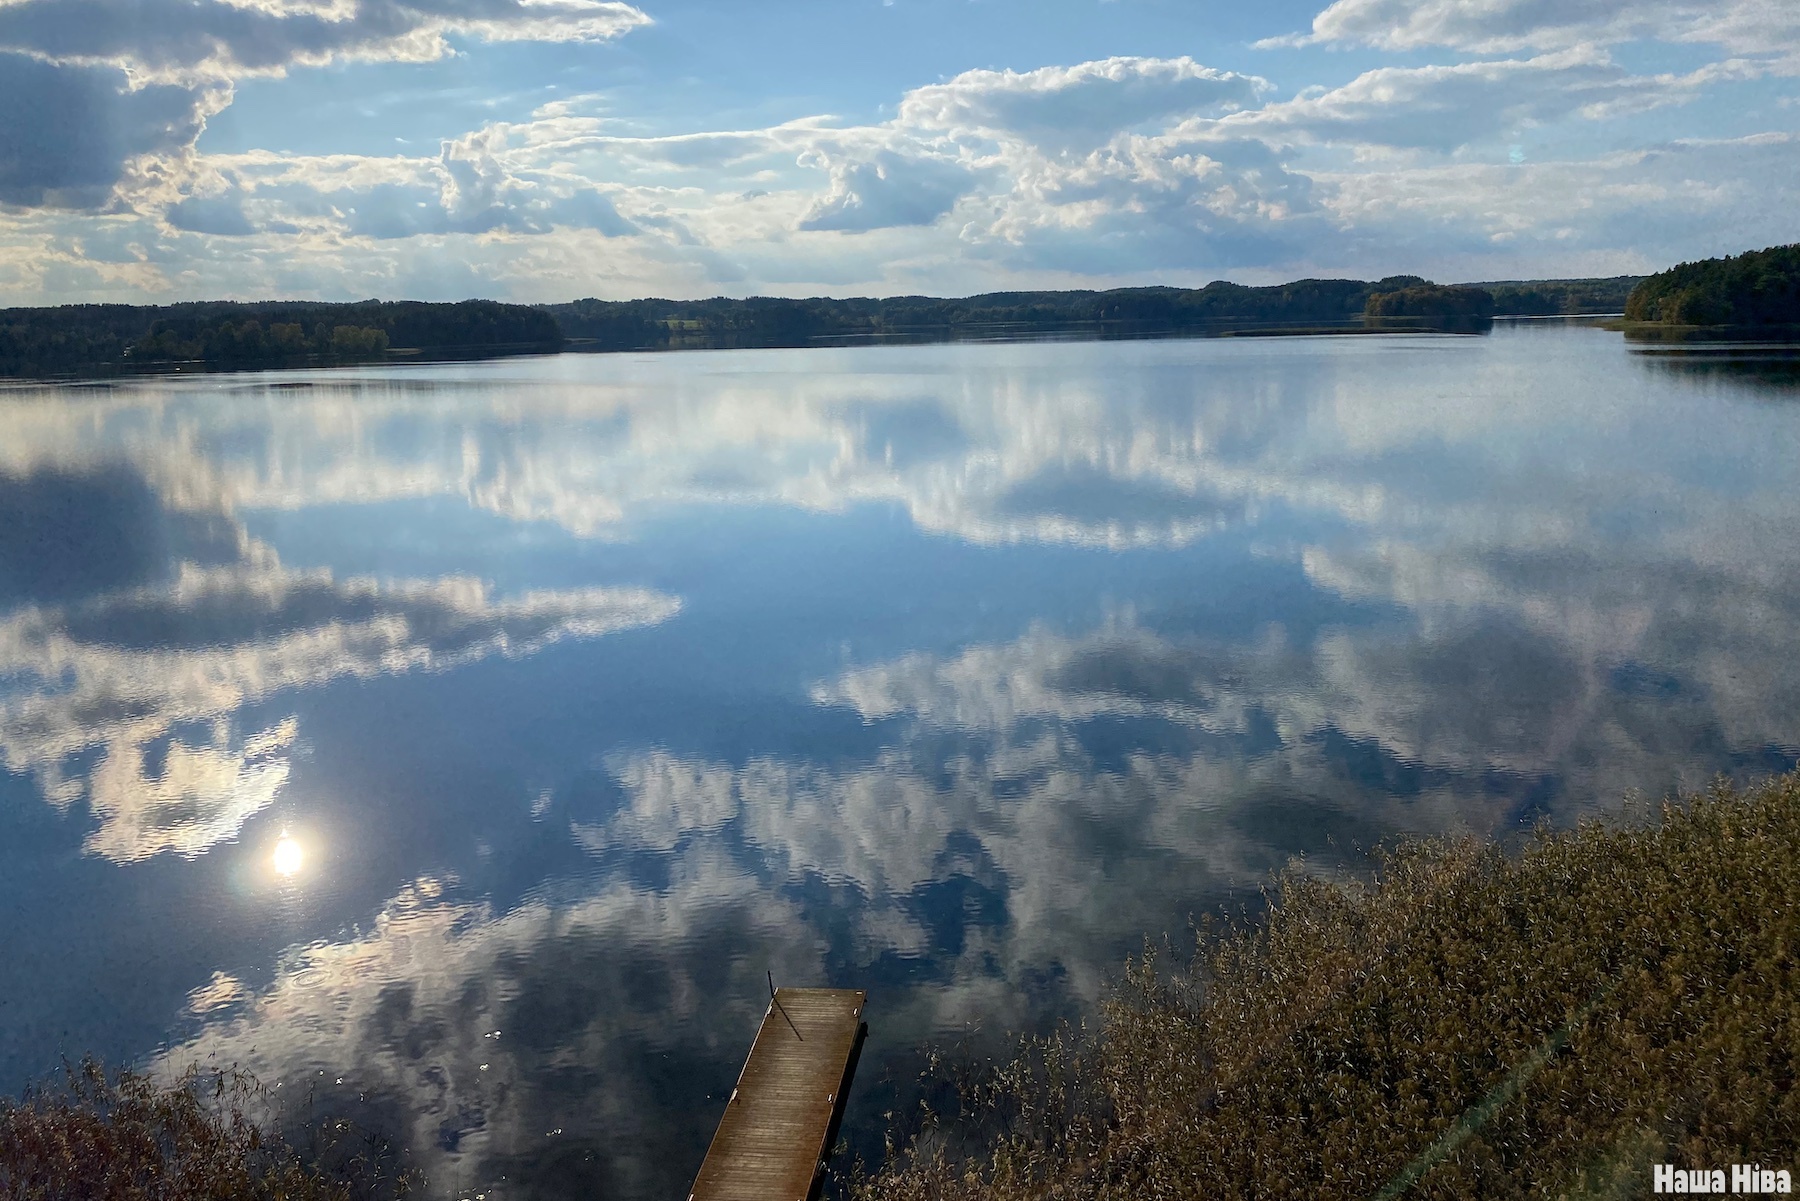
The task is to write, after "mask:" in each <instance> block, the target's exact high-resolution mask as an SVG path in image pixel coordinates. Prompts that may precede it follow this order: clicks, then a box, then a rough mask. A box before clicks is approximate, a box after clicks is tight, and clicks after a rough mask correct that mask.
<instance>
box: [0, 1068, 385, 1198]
mask: <svg viewBox="0 0 1800 1201" xmlns="http://www.w3.org/2000/svg"><path fill="white" fill-rule="evenodd" d="M267 1100H268V1099H267V1095H266V1093H265V1092H264V1091H263V1090H262V1089H261V1088H260V1087H259V1086H258V1085H257V1084H256V1082H255V1081H254V1080H252V1079H251V1078H250V1077H248V1076H246V1075H244V1074H243V1073H241V1072H236V1071H227V1072H218V1073H213V1074H202V1073H199V1072H189V1073H188V1074H187V1075H185V1076H183V1077H181V1078H180V1079H178V1080H176V1081H175V1082H174V1083H172V1084H168V1085H159V1084H157V1083H156V1082H154V1081H153V1080H152V1079H151V1078H150V1077H148V1076H145V1075H142V1074H140V1073H136V1072H131V1071H125V1072H120V1073H118V1074H116V1075H112V1074H109V1073H107V1072H106V1071H105V1070H103V1069H102V1068H101V1067H100V1066H99V1065H97V1064H95V1063H94V1062H92V1061H87V1062H84V1063H82V1064H81V1065H80V1066H79V1067H71V1068H69V1069H68V1070H67V1071H66V1073H65V1075H64V1078H63V1079H62V1080H61V1081H60V1082H59V1083H58V1084H57V1085H56V1086H54V1087H48V1088H43V1089H39V1090H36V1091H34V1092H32V1093H30V1094H29V1095H27V1096H26V1097H25V1098H24V1099H23V1100H11V1099H4V1098H0V1197H5V1198H6V1199H7V1201H386V1199H389V1198H399V1197H403V1196H405V1195H406V1194H407V1193H408V1192H409V1191H410V1189H411V1187H412V1185H413V1184H414V1183H415V1181H414V1178H413V1176H412V1175H411V1173H409V1172H406V1171H404V1170H401V1169H399V1168H398V1167H397V1166H396V1163H395V1157H394V1155H393V1154H392V1152H391V1150H390V1149H389V1148H388V1147H387V1146H386V1145H385V1144H384V1143H382V1142H381V1141H380V1140H377V1139H372V1138H370V1137H368V1136H367V1135H365V1134H363V1133H361V1132H359V1131H357V1130H355V1129H354V1128H352V1127H350V1126H349V1125H348V1124H346V1123H343V1122H335V1121H333V1122H325V1123H322V1124H318V1125H315V1126H313V1127H312V1128H311V1129H309V1131H308V1137H307V1140H306V1141H307V1143H308V1144H309V1145H308V1146H306V1147H305V1149H304V1150H305V1154H304V1155H303V1154H302V1153H301V1148H299V1147H297V1146H295V1145H294V1144H292V1143H290V1142H288V1141H287V1140H285V1139H283V1138H281V1137H280V1136H278V1135H276V1134H274V1133H271V1130H270V1129H269V1127H270V1126H272V1125H273V1124H274V1123H273V1118H274V1116H275V1115H273V1114H272V1113H270V1112H269V1111H270V1109H271V1107H270V1106H269V1105H268V1103H267ZM253 1114H262V1115H263V1116H264V1120H263V1121H260V1122H259V1121H258V1120H256V1118H255V1117H253V1116H252V1115H253Z"/></svg>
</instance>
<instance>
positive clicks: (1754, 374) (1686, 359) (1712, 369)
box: [1632, 347, 1800, 398]
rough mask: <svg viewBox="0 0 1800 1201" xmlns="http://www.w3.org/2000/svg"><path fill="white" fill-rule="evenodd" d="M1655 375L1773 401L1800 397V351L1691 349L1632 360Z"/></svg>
mask: <svg viewBox="0 0 1800 1201" xmlns="http://www.w3.org/2000/svg"><path fill="white" fill-rule="evenodd" d="M1632 360H1633V361H1634V362H1637V363H1641V364H1643V365H1645V366H1646V367H1648V368H1649V369H1650V370H1652V371H1658V372H1663V373H1666V374H1668V375H1672V376H1676V377H1679V378H1685V379H1695V380H1705V381H1716V382H1718V383H1721V384H1731V385H1735V386H1738V387H1743V388H1748V389H1749V390H1751V391H1752V392H1753V393H1754V394H1757V395H1761V396H1767V397H1770V398H1775V397H1781V398H1786V397H1789V396H1800V347H1756V348H1732V349H1717V348H1705V347H1688V348H1682V349H1659V350H1655V351H1642V352H1639V353H1637V354H1634V355H1633V356H1632Z"/></svg>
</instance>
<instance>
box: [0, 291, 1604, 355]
mask: <svg viewBox="0 0 1800 1201" xmlns="http://www.w3.org/2000/svg"><path fill="white" fill-rule="evenodd" d="M1637 283H1638V280H1637V279H1636V278H1635V277H1619V278H1615V279H1594V280H1540V281H1508V282H1503V283H1496V284H1485V285H1457V286H1442V285H1438V284H1434V283H1432V282H1431V281H1429V280H1426V279H1423V278H1421V277H1419V276H1416V275H1396V276H1389V277H1387V278H1385V279H1382V280H1377V281H1373V282H1370V281H1364V280H1346V279H1302V280H1295V281H1293V282H1291V283H1285V284H1276V285H1273V286H1268V287H1249V286H1246V285H1243V284H1234V283H1228V282H1225V281H1216V282H1214V283H1210V284H1208V285H1206V286H1205V287H1204V288H1170V287H1146V288H1117V289H1112V290H1109V291H1079V290H1077V291H1062V292H994V293H987V294H984V295H979V296H969V297H963V298H940V297H930V296H894V297H883V298H869V297H858V298H851V299H845V300H838V299H830V298H824V297H813V298H809V299H787V298H779V297H767V296H754V297H749V298H746V299H734V298H727V297H713V298H711V299H705V300H665V299H646V300H627V301H606V300H596V299H587V300H577V301H571V302H569V303H566V304H551V305H518V304H504V303H500V302H497V301H490V300H465V301H459V302H455V303H449V304H436V303H426V302H421V301H376V300H366V301H357V302H353V303H349V304H335V303H329V302H323V301H263V302H251V303H240V302H232V301H198V302H186V303H181V304H172V305H120V304H83V305H64V306H60V307H54V308H51V307H45V308H16V309H5V310H0V377H12V378H21V377H23V378H33V377H46V378H47V377H56V376H68V375H77V374H93V373H110V372H127V371H167V370H180V369H183V368H186V367H190V366H191V367H196V368H199V369H202V370H252V369H261V368H272V367H306V366H327V365H335V364H342V363H351V362H362V361H379V360H383V359H386V358H390V357H393V356H397V355H403V356H406V357H408V358H420V359H431V358H486V357H493V356H497V355H505V354H520V353H550V352H554V351H558V350H562V349H564V348H565V347H566V348H569V349H577V350H674V349H686V348H699V347H726V346H807V345H813V344H818V343H829V342H834V341H835V342H856V341H868V340H901V341H938V340H944V339H955V338H989V337H1008V336H1021V335H1026V336H1028V335H1031V334H1033V333H1044V334H1053V333H1058V332H1071V333H1092V334H1095V335H1097V336H1100V337H1113V336H1124V337H1143V336H1154V335H1156V334H1160V333H1176V332H1184V331H1185V332H1213V333H1224V334H1230V333H1307V332H1327V331H1355V330H1385V331H1392V330H1404V329H1445V330H1453V331H1458V332H1472V331H1479V330H1481V329H1483V328H1485V323H1487V322H1489V321H1491V319H1492V318H1493V317H1495V316H1508V315H1540V314H1550V313H1617V312H1620V311H1622V310H1623V308H1624V304H1625V298H1626V295H1627V294H1628V293H1629V292H1630V290H1631V288H1632V287H1633V286H1634V285H1636V284H1637Z"/></svg>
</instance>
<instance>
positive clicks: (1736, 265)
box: [1625, 245, 1800, 334]
mask: <svg viewBox="0 0 1800 1201" xmlns="http://www.w3.org/2000/svg"><path fill="white" fill-rule="evenodd" d="M1625 320H1626V322H1627V326H1626V331H1627V332H1628V333H1629V332H1633V330H1632V326H1633V325H1645V326H1665V327H1686V328H1705V329H1715V330H1720V331H1722V332H1725V333H1727V334H1730V333H1734V332H1737V333H1746V334H1756V333H1759V332H1765V331H1766V332H1776V331H1779V332H1782V333H1784V334H1791V333H1793V332H1795V330H1796V329H1797V328H1800V245H1794V246H1771V247H1769V248H1768V249H1767V250H1752V251H1749V252H1748V253H1745V254H1740V255H1738V256H1736V257H1735V258H1723V259H1707V260H1705V261H1704V262H1698V263H1683V264H1681V265H1680V266H1679V267H1674V268H1671V269H1670V270H1668V271H1663V272H1659V273H1658V274H1656V275H1652V276H1650V277H1649V278H1647V279H1645V280H1644V281H1643V282H1642V283H1640V284H1639V285H1638V286H1637V287H1636V288H1635V289H1634V290H1633V291H1632V293H1631V297H1630V299H1629V301H1627V303H1626V305H1625Z"/></svg>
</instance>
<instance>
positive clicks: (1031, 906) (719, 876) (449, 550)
mask: <svg viewBox="0 0 1800 1201" xmlns="http://www.w3.org/2000/svg"><path fill="white" fill-rule="evenodd" d="M1797 449H1800V386H1797V384H1796V381H1795V378H1794V376H1793V374H1792V372H1791V370H1789V367H1788V365H1786V364H1783V363H1773V364H1772V363H1770V362H1768V361H1762V360H1757V361H1751V362H1748V363H1745V364H1735V365H1734V363H1733V362H1732V361H1731V360H1730V359H1729V358H1728V357H1721V356H1717V355H1714V356H1712V357H1709V358H1707V359H1705V360H1704V361H1699V360H1683V359H1680V358H1679V357H1678V356H1667V355H1654V356H1646V355H1638V354H1634V353H1633V352H1632V351H1631V349H1630V348H1629V347H1628V346H1627V345H1626V343H1625V342H1624V341H1623V340H1622V339H1621V338H1619V337H1618V336H1617V335H1616V334H1610V333H1606V332H1604V331H1600V330H1596V329H1591V328H1579V327H1557V326H1531V327H1522V328H1509V327H1502V328H1501V329H1500V330H1499V331H1497V332H1496V333H1494V334H1493V335H1492V336H1489V337H1484V338H1423V337H1422V338H1385V339H1372V338H1320V339H1274V340H1266V341H1264V340H1226V341H1178V342H1115V343H1090V344H1069V343H1057V344H1027V345H1001V346H923V347H886V348H881V347H873V348H863V349H843V350H805V351H732V352H719V353H705V354H700V353H696V354H684V355H661V356H649V355H645V356H604V357H595V356H574V355H570V356H562V357H557V358H547V359H536V360H512V361H504V362H494V363H478V364H457V365H441V366H429V367H415V368H387V369H363V370H344V371H331V372H325V371H319V372H296V373H284V374H269V375H257V376H236V377H233V376H209V377H204V378H198V379H192V378H183V379H159V380H145V379H140V380H131V381H123V382H113V383H108V384H103V385H92V386H61V387H15V388H10V389H4V390H0V768H3V769H4V770H3V771H0V916H3V917H4V923H3V924H0V1086H4V1087H5V1088H8V1089H12V1088H16V1087H18V1086H20V1085H22V1084H23V1083H24V1082H25V1081H26V1080H27V1079H29V1078H32V1077H35V1076H38V1075H40V1074H42V1073H44V1072H46V1071H47V1070H49V1069H51V1068H53V1067H54V1066H55V1064H56V1063H57V1060H58V1056H59V1055H62V1054H72V1055H79V1054H80V1053H82V1052H85V1051H94V1052H98V1053H100V1054H102V1055H104V1056H106V1057H107V1058H109V1059H110V1060H113V1061H116V1062H125V1061H129V1062H138V1063H162V1064H170V1065H175V1066H179V1065H183V1064H186V1063H188V1062H192V1061H194V1060H196V1059H198V1060H200V1061H202V1062H214V1063H230V1062H236V1063H240V1064H242V1065H245V1066H247V1067H250V1068H251V1069H252V1070H254V1071H255V1072H257V1073H258V1074H259V1075H260V1076H261V1077H262V1078H263V1079H264V1080H265V1081H268V1082H271V1083H273V1082H277V1081H279V1082H282V1084H283V1088H284V1089H286V1088H289V1087H293V1088H294V1089H295V1090H296V1092H295V1093H289V1094H287V1095H290V1096H292V1095H297V1093H298V1092H299V1090H302V1089H304V1090H306V1091H308V1092H310V1093H311V1095H312V1096H313V1098H314V1102H313V1103H314V1104H315V1105H316V1106H319V1107H321V1108H329V1109H333V1110H338V1109H341V1110H345V1111H348V1112H351V1113H353V1114H355V1115H356V1116H358V1117H360V1118H361V1120H363V1121H364V1122H366V1123H368V1124H371V1125H376V1126H380V1127H385V1128H387V1129H389V1130H390V1131H392V1132H394V1133H397V1134H399V1135H400V1136H401V1137H402V1138H403V1139H404V1140H405V1141H407V1142H408V1143H409V1144H410V1145H411V1146H412V1147H413V1148H414V1151H415V1154H416V1156H417V1158H418V1160H419V1162H420V1164H421V1165H422V1166H423V1167H424V1168H425V1169H426V1171H427V1172H428V1173H429V1175H430V1176H431V1178H432V1180H433V1182H434V1192H436V1193H437V1194H438V1195H441V1196H444V1197H452V1196H454V1197H473V1196H474V1195H476V1194H478V1193H485V1194H486V1196H487V1197H488V1198H490V1199H494V1201H499V1199H500V1198H514V1197H519V1198H523V1197H559V1198H560V1197H592V1196H608V1197H612V1196H617V1197H633V1198H635V1197H645V1198H649V1197H671V1198H673V1197H679V1196H682V1195H685V1189H686V1186H687V1184H688V1182H689V1180H690V1179H691V1177H692V1174H693V1171H694V1169H695V1168H696V1167H697V1166H698V1163H699V1160H700V1157H701V1155H702V1154H703V1153H704V1150H705V1146H706V1141H707V1139H708V1137H709V1136H710V1134H711V1131H712V1128H713V1126H714V1124H715V1123H716V1121H717V1118H718V1115H719V1112H720V1110H721V1109H722V1107H723V1103H724V1097H725V1095H726V1094H727V1093H728V1092H729V1090H730V1087H731V1084H732V1081H733V1079H734V1078H735V1075H736V1072H737V1069H738V1066H739V1065H740V1063H741V1060H742V1056H743V1054H744V1052H745V1051H746V1049H747V1047H748V1045H749V1041H750V1037H751V1034H752V1033H753V1031H754V1029H755V1027H756V1024H757V1022H758V1020H759V1019H760V1017H761V1015H762V1012H763V1008H764V1005H765V1003H766V989H765V985H764V972H765V971H772V972H773V973H774V975H775V977H776V979H777V980H778V981H780V982H783V983H791V984H796V985H801V984H836V985H854V986H857V987H866V988H868V989H869V990H870V992H871V1002H870V1010H869V1016H870V1021H871V1025H872V1027H873V1038H872V1041H871V1043H870V1046H869V1048H868V1051H867V1052H866V1054H865V1055H864V1058H863V1064H862V1070H861V1073H860V1077H859V1081H858V1086H857V1090H856V1092H855V1093H854V1094H853V1095H852V1098H851V1101H850V1116H849V1129H850V1131H851V1132H852V1133H854V1134H855V1135H856V1136H857V1137H858V1138H859V1139H862V1140H867V1139H869V1138H871V1137H874V1138H875V1139H876V1140H877V1144H876V1145H878V1139H879V1130H880V1125H881V1110H882V1109H884V1108H885V1107H886V1106H888V1105H891V1104H894V1103H896V1099H897V1098H902V1099H903V1091H904V1080H905V1076H906V1073H907V1072H909V1071H910V1070H911V1069H912V1066H913V1065H912V1061H911V1060H910V1059H909V1058H908V1056H909V1055H910V1053H911V1052H912V1051H913V1049H915V1048H917V1047H918V1046H920V1045H922V1044H924V1043H926V1042H929V1041H932V1040H954V1039H957V1038H960V1037H963V1036H965V1035H967V1034H968V1033H969V1032H970V1031H979V1032H985V1033H986V1034H993V1033H996V1032H1003V1031H1006V1030H1010V1029H1021V1028H1026V1027H1031V1026H1034V1025H1037V1024H1041V1023H1042V1022H1044V1021H1045V1020H1047V1019H1049V1018H1052V1017H1054V1016H1057V1015H1062V1014H1070V1013H1079V1012H1085V1011H1091V1009H1092V1006H1093V1004H1094V1002H1095V1001H1096V999H1097V998H1098V996H1099V995H1100V992H1101V989H1102V987H1103V984H1104V982H1105V980H1106V979H1107V978H1108V976H1109V975H1110V974H1111V973H1113V972H1114V971H1115V970H1116V968H1117V966H1118V964H1119V963H1120V961H1121V960H1122V958H1123V956H1124V955H1126V954H1128V953H1130V952H1131V951H1133V950H1134V949H1135V948H1137V947H1138V946H1140V945H1141V939H1142V937H1143V935H1145V934H1146V933H1149V934H1152V935H1156V934H1160V933H1161V932H1164V931H1170V932H1175V933H1179V931H1181V930H1182V928H1183V927H1184V926H1185V924H1186V922H1187V919H1188V916H1189V915H1190V914H1193V913H1196V912H1198V911H1201V910H1203V909H1206V908H1208V907H1211V906H1217V905H1220V904H1224V903H1228V902H1229V901H1230V899H1231V898H1233V897H1238V898H1241V897H1244V896H1246V895H1250V894H1253V893H1254V890H1255V888H1256V886H1257V885H1258V884H1259V883H1260V882H1261V881H1263V880H1264V879H1265V878H1266V877H1267V874H1268V873H1269V872H1270V871H1271V870H1272V869H1274V868H1276V867H1278V866H1280V865H1281V864H1283V863H1285V862H1287V861H1288V860H1289V859H1290V858H1292V857H1294V856H1305V858H1306V862H1307V864H1308V865H1310V867H1311V868H1312V869H1314V870H1318V871H1324V872H1334V871H1342V870H1354V869H1355V867H1356V865H1357V864H1358V863H1359V861H1360V850H1361V849H1362V848H1366V847H1368V846H1369V845H1371V844H1373V843H1375V842H1378V841H1381V840H1383V839H1387V838H1391V837H1393V836H1395V835H1397V834H1400V833H1404V832H1414V831H1426V832H1435V831H1464V832H1475V833H1480V834H1483V835H1505V834H1508V833H1511V832H1515V831H1518V830H1520V829H1522V828H1525V827H1528V826H1529V825H1530V824H1532V823H1534V822H1537V821H1540V820H1545V819H1548V820H1550V821H1554V822H1570V821H1573V820H1575V819H1576V818H1577V817H1579V816H1581V815H1583V814H1586V813H1591V812H1598V811H1605V810H1608V809H1613V808H1616V807H1618V805H1619V803H1620V800H1621V797H1622V795H1623V794H1624V793H1625V792H1626V791H1627V790H1630V789H1636V790H1640V791H1641V792H1644V793H1647V794H1651V795H1656V794H1660V793H1662V792H1665V791H1667V790H1669V789H1672V788H1675V787H1696V786H1699V785H1701V784H1703V783H1705V782H1706V781H1707V780H1708V779H1710V778H1711V777H1712V776H1714V775H1715V774H1717V773H1721V772H1724V773H1731V774H1735V775H1739V776H1742V777H1754V776H1756V775H1759V774H1763V773H1767V772H1770V771H1776V770H1783V769H1785V768H1787V767H1790V766H1792V765H1793V763H1794V761H1795V756H1796V754H1797V753H1800V751H1797V749H1796V748H1797V747H1800V675H1797V674H1796V673H1795V671H1794V670H1793V665H1794V663H1795V662H1797V661H1800V539H1797V537H1796V533H1795V531H1796V530H1800V456H1797V455H1796V451H1797Z"/></svg>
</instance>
